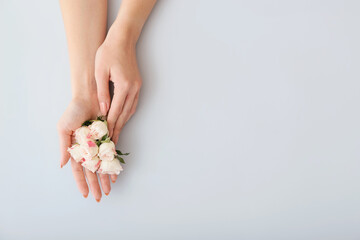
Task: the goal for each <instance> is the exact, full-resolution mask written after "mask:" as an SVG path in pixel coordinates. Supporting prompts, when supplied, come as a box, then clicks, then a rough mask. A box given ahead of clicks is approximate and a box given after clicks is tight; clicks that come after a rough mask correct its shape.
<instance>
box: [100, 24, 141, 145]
mask: <svg viewBox="0 0 360 240" xmlns="http://www.w3.org/2000/svg"><path fill="white" fill-rule="evenodd" d="M95 79H96V84H97V93H98V101H99V105H100V110H101V113H102V115H104V116H105V115H107V113H108V117H107V121H108V128H109V136H110V137H111V138H112V140H113V141H114V143H115V144H116V143H117V141H118V138H119V134H120V131H121V129H122V128H123V126H124V125H125V123H126V122H127V121H128V120H129V119H130V117H131V116H132V115H133V114H134V113H135V110H136V105H137V102H138V99H139V91H140V87H141V82H142V81H141V76H140V73H139V70H138V65H137V62H136V51H135V43H133V42H131V41H123V40H119V38H118V35H117V34H115V33H114V32H113V31H112V30H111V29H110V31H109V34H108V36H107V38H106V39H105V41H104V43H103V44H102V45H101V46H100V47H99V49H98V50H97V53H96V58H95ZM109 81H112V82H113V84H114V96H113V99H112V101H111V104H110V93H109Z"/></svg>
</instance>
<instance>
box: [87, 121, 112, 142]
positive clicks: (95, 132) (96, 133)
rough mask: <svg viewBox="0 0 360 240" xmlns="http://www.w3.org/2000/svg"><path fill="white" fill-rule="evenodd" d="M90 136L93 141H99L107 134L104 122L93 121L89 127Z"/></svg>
mask: <svg viewBox="0 0 360 240" xmlns="http://www.w3.org/2000/svg"><path fill="white" fill-rule="evenodd" d="M89 129H90V135H91V136H92V137H93V138H94V139H101V138H102V137H103V136H105V135H106V134H107V133H108V128H107V125H106V123H105V122H103V121H100V120H97V121H94V122H93V123H92V124H91V125H90V126H89Z"/></svg>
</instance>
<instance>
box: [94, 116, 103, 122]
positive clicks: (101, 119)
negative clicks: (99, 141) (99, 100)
mask: <svg viewBox="0 0 360 240" xmlns="http://www.w3.org/2000/svg"><path fill="white" fill-rule="evenodd" d="M96 120H98V121H102V122H104V121H105V117H104V116H98V117H97V118H96Z"/></svg>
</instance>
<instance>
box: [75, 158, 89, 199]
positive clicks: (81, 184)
mask: <svg viewBox="0 0 360 240" xmlns="http://www.w3.org/2000/svg"><path fill="white" fill-rule="evenodd" d="M71 169H72V173H73V175H74V179H75V182H76V184H77V187H78V188H79V191H80V192H81V194H82V195H83V196H84V197H85V198H87V196H88V195H89V188H88V185H87V183H86V180H85V176H84V171H83V167H82V166H81V164H80V163H77V162H75V160H74V159H71Z"/></svg>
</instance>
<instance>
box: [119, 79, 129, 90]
mask: <svg viewBox="0 0 360 240" xmlns="http://www.w3.org/2000/svg"><path fill="white" fill-rule="evenodd" d="M121 87H122V88H123V89H125V90H129V88H130V81H129V80H123V81H122V82H121Z"/></svg>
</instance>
